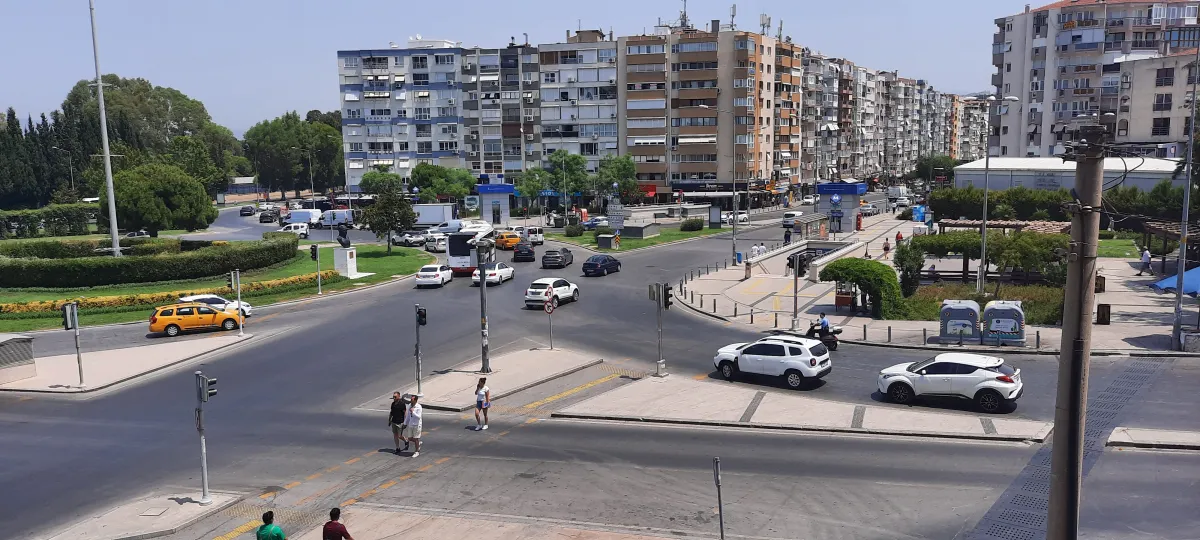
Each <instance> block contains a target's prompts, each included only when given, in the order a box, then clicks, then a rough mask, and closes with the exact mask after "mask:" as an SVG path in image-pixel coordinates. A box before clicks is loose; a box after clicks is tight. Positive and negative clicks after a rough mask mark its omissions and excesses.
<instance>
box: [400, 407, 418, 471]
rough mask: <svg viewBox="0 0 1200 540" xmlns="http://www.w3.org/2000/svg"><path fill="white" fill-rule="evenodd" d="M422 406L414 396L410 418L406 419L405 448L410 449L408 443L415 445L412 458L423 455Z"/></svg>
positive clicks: (410, 408) (409, 409)
mask: <svg viewBox="0 0 1200 540" xmlns="http://www.w3.org/2000/svg"><path fill="white" fill-rule="evenodd" d="M422 412H423V411H422V410H421V404H420V403H417V395H416V394H413V395H412V404H411V405H409V407H408V416H406V417H405V418H404V435H407V437H403V436H402V437H401V438H403V439H404V442H405V446H404V447H405V448H408V443H409V442H412V443H413V445H414V446H413V453H412V457H417V456H419V455H421V427H422V426H421V413H422Z"/></svg>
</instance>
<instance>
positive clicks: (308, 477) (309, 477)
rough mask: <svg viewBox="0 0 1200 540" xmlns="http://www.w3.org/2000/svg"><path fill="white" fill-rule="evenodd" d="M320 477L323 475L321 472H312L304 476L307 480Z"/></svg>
mask: <svg viewBox="0 0 1200 540" xmlns="http://www.w3.org/2000/svg"><path fill="white" fill-rule="evenodd" d="M320 477H321V473H313V474H310V475H308V476H306V477H304V479H305V480H316V479H318V478H320Z"/></svg>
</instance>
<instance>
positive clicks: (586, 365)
mask: <svg viewBox="0 0 1200 540" xmlns="http://www.w3.org/2000/svg"><path fill="white" fill-rule="evenodd" d="M602 363H604V359H603V358H596V359H595V360H590V361H588V362H585V363H583V364H580V365H578V366H575V367H573V368H571V369H567V370H564V371H560V372H558V373H555V374H553V375H550V376H548V377H543V378H541V379H538V380H535V381H533V382H530V383H528V384H525V385H524V386H519V387H517V388H513V389H512V390H508V391H506V392H503V393H496V394H493V395H492V400H493V401H495V400H497V399H500V398H503V397H506V396H511V395H513V394H516V393H518V392H524V391H525V390H529V389H530V388H533V387H535V386H538V385H541V384H546V383H548V382H550V381H553V380H554V379H559V378H562V377H566V376H567V375H570V374H572V373H575V372H578V371H583V370H585V369H587V368H590V367H592V366H596V365H600V364H602ZM421 406H422V407H424V408H426V409H429V410H431V411H450V412H463V411H468V410H471V409H474V408H475V403H474V402H471V403H470V404H469V405H467V406H465V407H459V406H457V405H431V404H429V403H422V404H421Z"/></svg>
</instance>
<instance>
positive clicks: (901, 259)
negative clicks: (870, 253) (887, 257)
mask: <svg viewBox="0 0 1200 540" xmlns="http://www.w3.org/2000/svg"><path fill="white" fill-rule="evenodd" d="M892 264H893V265H894V266H895V267H896V270H898V271H899V272H900V293H901V294H903V295H904V296H906V297H908V296H912V295H913V293H916V292H917V287H920V286H921V269H922V268H924V267H925V254H924V253H921V250H919V249H916V248H914V247H913V246H912V243H910V242H900V243H899V244H898V245H897V246H896V254H895V257H894V258H893V259H892Z"/></svg>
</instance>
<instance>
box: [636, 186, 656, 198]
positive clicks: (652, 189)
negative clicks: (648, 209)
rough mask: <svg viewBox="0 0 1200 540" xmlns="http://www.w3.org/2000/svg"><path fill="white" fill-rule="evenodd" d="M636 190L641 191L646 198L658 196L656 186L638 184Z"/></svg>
mask: <svg viewBox="0 0 1200 540" xmlns="http://www.w3.org/2000/svg"><path fill="white" fill-rule="evenodd" d="M638 189H640V190H642V193H645V194H646V196H647V197H653V196H655V195H658V184H638Z"/></svg>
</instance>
